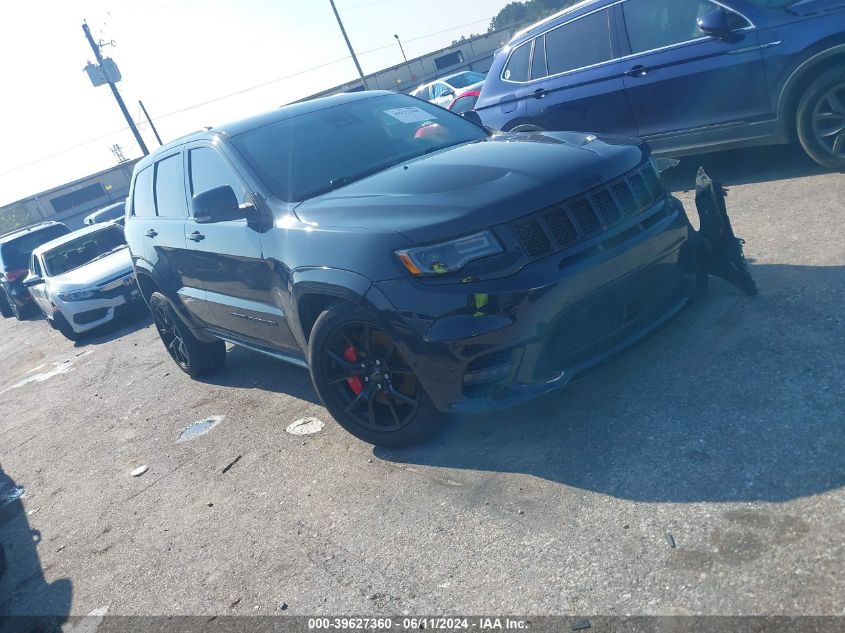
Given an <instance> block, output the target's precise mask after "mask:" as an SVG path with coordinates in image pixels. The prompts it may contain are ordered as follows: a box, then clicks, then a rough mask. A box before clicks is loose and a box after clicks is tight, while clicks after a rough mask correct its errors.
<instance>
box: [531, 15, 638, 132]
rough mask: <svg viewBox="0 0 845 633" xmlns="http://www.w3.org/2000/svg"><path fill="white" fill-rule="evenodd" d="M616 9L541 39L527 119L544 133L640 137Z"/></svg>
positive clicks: (535, 46)
mask: <svg viewBox="0 0 845 633" xmlns="http://www.w3.org/2000/svg"><path fill="white" fill-rule="evenodd" d="M612 23H613V13H612V7H611V8H603V9H599V10H596V11H592V12H590V13H587V14H585V15H582V16H579V17H576V18H573V19H572V20H569V21H568V22H564V23H563V24H560V25H557V26H555V27H554V28H552V29H550V30H548V31H546V32H545V33H544V34H542V35H540V36H538V37H536V38H535V39H534V42H533V49H532V51H531V61H530V63H529V68H530V78H529V83H528V84H527V86H526V88H525V97H526V99H525V100H526V116H527V118H528V119H529V120H530V121H531V123H533V124H535V125H537V126H538V127H540V128H542V129H544V130H577V131H581V132H600V133H605V134H619V135H626V136H628V135H635V134H636V130H637V128H636V123H635V122H634V116H633V113H632V111H631V108H630V105H629V104H628V100H627V97H626V96H625V83H624V81H623V78H624V75H623V62H622V61H620V60H619V55H618V45H617V42H616V40H615V36H614V31H613V29H612V28H611V27H612Z"/></svg>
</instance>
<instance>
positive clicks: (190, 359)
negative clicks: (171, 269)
mask: <svg viewBox="0 0 845 633" xmlns="http://www.w3.org/2000/svg"><path fill="white" fill-rule="evenodd" d="M149 303H150V311H151V312H152V315H153V323H154V324H155V327H156V330H157V331H158V335H159V337H160V338H161V342H162V343H164V347H165V348H166V349H167V353H168V354H170V357H171V358H172V359H173V360H174V362H175V363H176V364H177V365H178V366H179V369H181V370H182V371H184V372H185V373H186V374H188V375H189V376H191V377H192V378H195V377H197V376H202V375H203V374H207V373H209V372H211V371H213V370H215V369H217V368H218V367H220V366H221V365H222V364H223V363H225V362H226V344H225V343H224V342H223V341H219V340H212V341H201V340H200V339H198V338H197V337H196V336H195V335H194V334H193V333H192V332H191V329H190V328H189V327H188V326H187V325H185V324H184V323H183V322H182V320H181V319H180V318H179V316H178V315H177V314H176V312H175V311H174V309H173V307H172V306H171V305H170V303H169V302H168V300H167V299H166V298H165V297H164V295H163V294H161V293H159V292H154V293H152V295H151V296H150V301H149Z"/></svg>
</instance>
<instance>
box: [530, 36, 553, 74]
mask: <svg viewBox="0 0 845 633" xmlns="http://www.w3.org/2000/svg"><path fill="white" fill-rule="evenodd" d="M548 74H549V73H548V71H547V70H546V38H545V37H544V36H543V35H541V36H540V37H538V38H537V39H536V40H534V56H533V57H532V58H531V79H540V78H541V77H545V76H546V75H548Z"/></svg>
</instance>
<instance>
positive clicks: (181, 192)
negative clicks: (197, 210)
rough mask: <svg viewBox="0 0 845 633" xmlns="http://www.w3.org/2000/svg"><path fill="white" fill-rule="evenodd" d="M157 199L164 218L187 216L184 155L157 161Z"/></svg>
mask: <svg viewBox="0 0 845 633" xmlns="http://www.w3.org/2000/svg"><path fill="white" fill-rule="evenodd" d="M155 201H156V209H157V210H158V214H159V215H160V216H161V217H164V218H187V217H188V203H187V202H186V199H185V171H184V169H183V168H182V155H181V154H176V155H175V156H168V157H167V158H165V159H164V160H160V161H158V162H157V163H156V183H155Z"/></svg>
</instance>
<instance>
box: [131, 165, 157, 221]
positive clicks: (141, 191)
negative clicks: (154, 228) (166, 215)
mask: <svg viewBox="0 0 845 633" xmlns="http://www.w3.org/2000/svg"><path fill="white" fill-rule="evenodd" d="M155 214H156V208H155V203H154V202H153V168H152V167H145V168H144V169H142V170H141V171H140V172H138V175H137V176H136V177H135V190H134V193H133V194H132V215H136V216H138V217H139V218H149V217H152V216H154V215H155Z"/></svg>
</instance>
